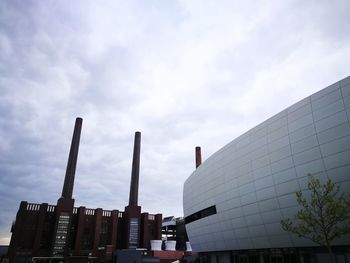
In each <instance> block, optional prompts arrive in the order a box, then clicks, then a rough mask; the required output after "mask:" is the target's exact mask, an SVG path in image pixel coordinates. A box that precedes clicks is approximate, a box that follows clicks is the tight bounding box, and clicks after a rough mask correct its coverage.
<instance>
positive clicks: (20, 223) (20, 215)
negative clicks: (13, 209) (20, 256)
mask: <svg viewBox="0 0 350 263" xmlns="http://www.w3.org/2000/svg"><path fill="white" fill-rule="evenodd" d="M27 205H28V203H27V202H26V201H22V202H21V203H20V205H19V209H18V212H17V215H16V221H15V222H14V224H13V225H12V228H11V232H12V236H11V241H10V246H9V251H8V254H9V257H10V260H12V259H13V257H14V256H15V255H16V250H17V248H19V247H21V246H22V244H21V240H22V239H21V237H22V235H23V231H22V229H23V227H25V223H24V222H25V218H26V214H27Z"/></svg>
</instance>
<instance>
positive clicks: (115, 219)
mask: <svg viewBox="0 0 350 263" xmlns="http://www.w3.org/2000/svg"><path fill="white" fill-rule="evenodd" d="M118 214H119V211H118V210H112V214H111V220H112V222H111V228H112V230H111V231H110V234H111V245H112V251H115V250H116V249H119V247H117V237H118V235H119V233H118V221H119V217H118Z"/></svg>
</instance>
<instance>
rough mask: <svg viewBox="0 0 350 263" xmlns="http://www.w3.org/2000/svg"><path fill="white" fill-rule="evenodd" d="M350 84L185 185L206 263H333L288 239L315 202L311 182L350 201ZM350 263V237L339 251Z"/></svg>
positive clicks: (292, 112) (283, 118)
mask: <svg viewBox="0 0 350 263" xmlns="http://www.w3.org/2000/svg"><path fill="white" fill-rule="evenodd" d="M349 120H350V77H347V78H345V79H343V80H340V81H338V82H336V83H334V84H332V85H330V86H328V87H326V88H324V89H322V90H320V91H319V92H316V93H315V94H312V95H311V96H309V97H306V98H304V99H302V100H301V101H299V102H297V103H295V104H294V105H292V106H290V107H288V108H287V109H285V110H283V111H281V112H280V113H277V114H276V115H274V116H272V117H271V118H269V119H267V120H266V121H264V122H262V123H260V124H259V125H257V126H256V127H254V128H252V129H251V130H249V131H247V132H246V133H244V134H243V135H241V136H239V137H238V138H236V139H234V140H233V141H231V142H230V143H228V144H227V145H225V146H224V147H222V148H221V149H219V150H218V151H217V152H215V153H214V154H213V155H212V156H210V157H209V158H208V159H207V160H205V161H204V162H203V163H202V161H201V153H200V148H197V149H196V170H195V171H194V172H193V173H192V174H191V175H190V176H189V178H188V179H187V180H186V182H185V183H184V190H183V207H184V216H185V224H186V230H187V235H188V238H189V240H190V242H191V246H192V248H193V250H194V251H197V252H199V254H200V258H201V262H210V263H248V262H254V263H294V262H299V263H306V262H313V263H320V262H322V263H328V262H330V261H329V257H328V255H327V249H326V248H322V247H319V246H318V245H317V244H315V243H313V242H311V241H310V240H308V239H305V238H300V237H298V236H297V235H294V234H290V233H288V232H285V231H284V230H283V229H282V228H281V224H280V221H281V220H282V219H285V218H290V219H293V218H294V216H295V215H296V213H297V211H298V210H300V206H299V205H298V203H297V200H296V195H295V193H296V192H297V191H302V192H303V193H304V194H305V195H307V194H308V190H307V183H308V176H307V175H308V174H311V175H313V176H314V177H315V178H317V179H319V180H320V181H321V182H322V183H324V182H326V181H327V180H328V179H331V180H332V181H333V182H335V183H337V184H338V185H340V187H341V190H342V191H343V192H345V193H350V121H349ZM333 250H334V252H335V253H336V254H337V258H338V262H350V235H346V236H343V237H342V238H340V239H337V240H336V242H334V244H333Z"/></svg>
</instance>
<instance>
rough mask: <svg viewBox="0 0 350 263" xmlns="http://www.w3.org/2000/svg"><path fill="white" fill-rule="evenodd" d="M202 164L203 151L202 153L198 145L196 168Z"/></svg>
mask: <svg viewBox="0 0 350 263" xmlns="http://www.w3.org/2000/svg"><path fill="white" fill-rule="evenodd" d="M201 164H202V153H201V147H199V146H197V147H196V168H198V166H200V165H201Z"/></svg>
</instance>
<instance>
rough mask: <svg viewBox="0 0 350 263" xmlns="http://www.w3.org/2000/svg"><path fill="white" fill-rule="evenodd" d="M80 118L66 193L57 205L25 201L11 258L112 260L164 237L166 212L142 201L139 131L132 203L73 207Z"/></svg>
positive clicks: (48, 260) (9, 254) (83, 260)
mask: <svg viewBox="0 0 350 263" xmlns="http://www.w3.org/2000/svg"><path fill="white" fill-rule="evenodd" d="M81 128H82V119H81V118H77V119H76V122H75V127H74V133H73V138H72V143H71V148H70V153H69V158H68V164H67V169H66V175H65V180H64V185H63V189H62V196H61V197H60V198H59V199H58V200H57V204H56V205H49V204H47V203H42V204H33V203H28V202H27V201H22V202H21V203H20V206H19V210H18V212H17V216H16V220H15V222H14V223H13V225H12V228H11V232H12V237H11V241H10V245H9V250H8V256H9V259H10V262H14V263H17V262H23V263H24V262H32V261H35V262H68V261H69V262H112V257H113V253H114V251H116V250H120V249H136V248H145V249H149V248H150V240H151V239H161V235H162V230H161V228H162V215H161V214H155V215H154V214H149V213H147V212H142V211H141V206H139V205H138V188H139V167H140V147H141V133H140V132H136V133H135V141H134V152H133V161H132V172H131V183H130V196H129V204H128V205H127V206H126V207H125V209H124V211H121V210H118V209H115V210H104V209H102V208H97V209H90V208H86V207H83V206H81V207H75V206H74V199H73V186H74V179H75V171H76V165H77V158H78V150H79V142H80V133H81Z"/></svg>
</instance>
